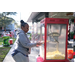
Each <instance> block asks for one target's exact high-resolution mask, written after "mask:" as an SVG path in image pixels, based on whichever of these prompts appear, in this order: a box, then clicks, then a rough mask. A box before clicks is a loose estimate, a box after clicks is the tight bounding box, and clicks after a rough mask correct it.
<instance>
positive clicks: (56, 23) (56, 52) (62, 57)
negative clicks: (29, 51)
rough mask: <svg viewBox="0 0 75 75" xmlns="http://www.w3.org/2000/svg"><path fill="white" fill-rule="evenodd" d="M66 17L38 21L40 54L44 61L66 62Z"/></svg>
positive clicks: (67, 21)
mask: <svg viewBox="0 0 75 75" xmlns="http://www.w3.org/2000/svg"><path fill="white" fill-rule="evenodd" d="M68 23H69V20H68V19H60V18H45V19H43V20H41V22H40V28H39V29H40V41H41V42H42V43H43V44H42V45H41V46H40V56H41V57H42V58H43V61H44V62H67V61H69V60H68V59H67V38H68V36H67V35H68Z"/></svg>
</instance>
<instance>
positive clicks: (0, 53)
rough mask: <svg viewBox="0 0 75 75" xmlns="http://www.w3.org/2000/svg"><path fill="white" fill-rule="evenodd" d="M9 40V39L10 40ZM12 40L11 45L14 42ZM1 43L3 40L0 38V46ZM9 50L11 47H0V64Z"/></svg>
mask: <svg viewBox="0 0 75 75" xmlns="http://www.w3.org/2000/svg"><path fill="white" fill-rule="evenodd" d="M10 39H11V38H10ZM12 39H13V43H14V42H15V40H16V39H15V38H12ZM2 43H3V39H2V38H1V37H0V45H2ZM10 49H11V47H9V46H8V47H0V62H2V61H3V60H4V58H5V56H6V55H7V53H8V52H9V50H10Z"/></svg>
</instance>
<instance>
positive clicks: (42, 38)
mask: <svg viewBox="0 0 75 75" xmlns="http://www.w3.org/2000/svg"><path fill="white" fill-rule="evenodd" d="M40 30H41V35H40V40H41V42H43V44H42V46H40V47H41V49H40V55H41V57H43V58H44V34H45V33H44V32H45V27H44V25H43V26H41V29H40Z"/></svg>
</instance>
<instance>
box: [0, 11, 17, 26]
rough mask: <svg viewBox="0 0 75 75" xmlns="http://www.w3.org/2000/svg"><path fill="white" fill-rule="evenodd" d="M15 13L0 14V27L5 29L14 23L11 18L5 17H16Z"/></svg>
mask: <svg viewBox="0 0 75 75" xmlns="http://www.w3.org/2000/svg"><path fill="white" fill-rule="evenodd" d="M16 14H17V13H16V12H3V13H0V26H4V27H6V25H9V24H11V23H12V22H14V23H15V20H14V19H13V18H10V17H7V16H8V15H16Z"/></svg>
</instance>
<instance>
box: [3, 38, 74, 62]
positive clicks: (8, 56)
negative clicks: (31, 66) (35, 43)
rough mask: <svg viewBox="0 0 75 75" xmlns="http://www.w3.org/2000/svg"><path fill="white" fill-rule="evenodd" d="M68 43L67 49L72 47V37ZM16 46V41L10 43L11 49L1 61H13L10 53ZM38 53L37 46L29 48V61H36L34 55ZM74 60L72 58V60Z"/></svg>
mask: <svg viewBox="0 0 75 75" xmlns="http://www.w3.org/2000/svg"><path fill="white" fill-rule="evenodd" d="M68 42H69V45H68V48H67V49H73V47H72V43H73V39H71V40H70V41H68ZM16 47H17V44H16V41H15V43H14V44H13V45H11V49H10V51H9V52H8V54H7V55H6V57H5V59H4V60H3V62H15V61H14V59H13V58H12V56H11V54H12V52H13V50H14V49H15V48H16ZM38 54H39V47H33V48H31V54H29V62H36V57H37V56H38ZM72 61H74V60H72Z"/></svg>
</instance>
